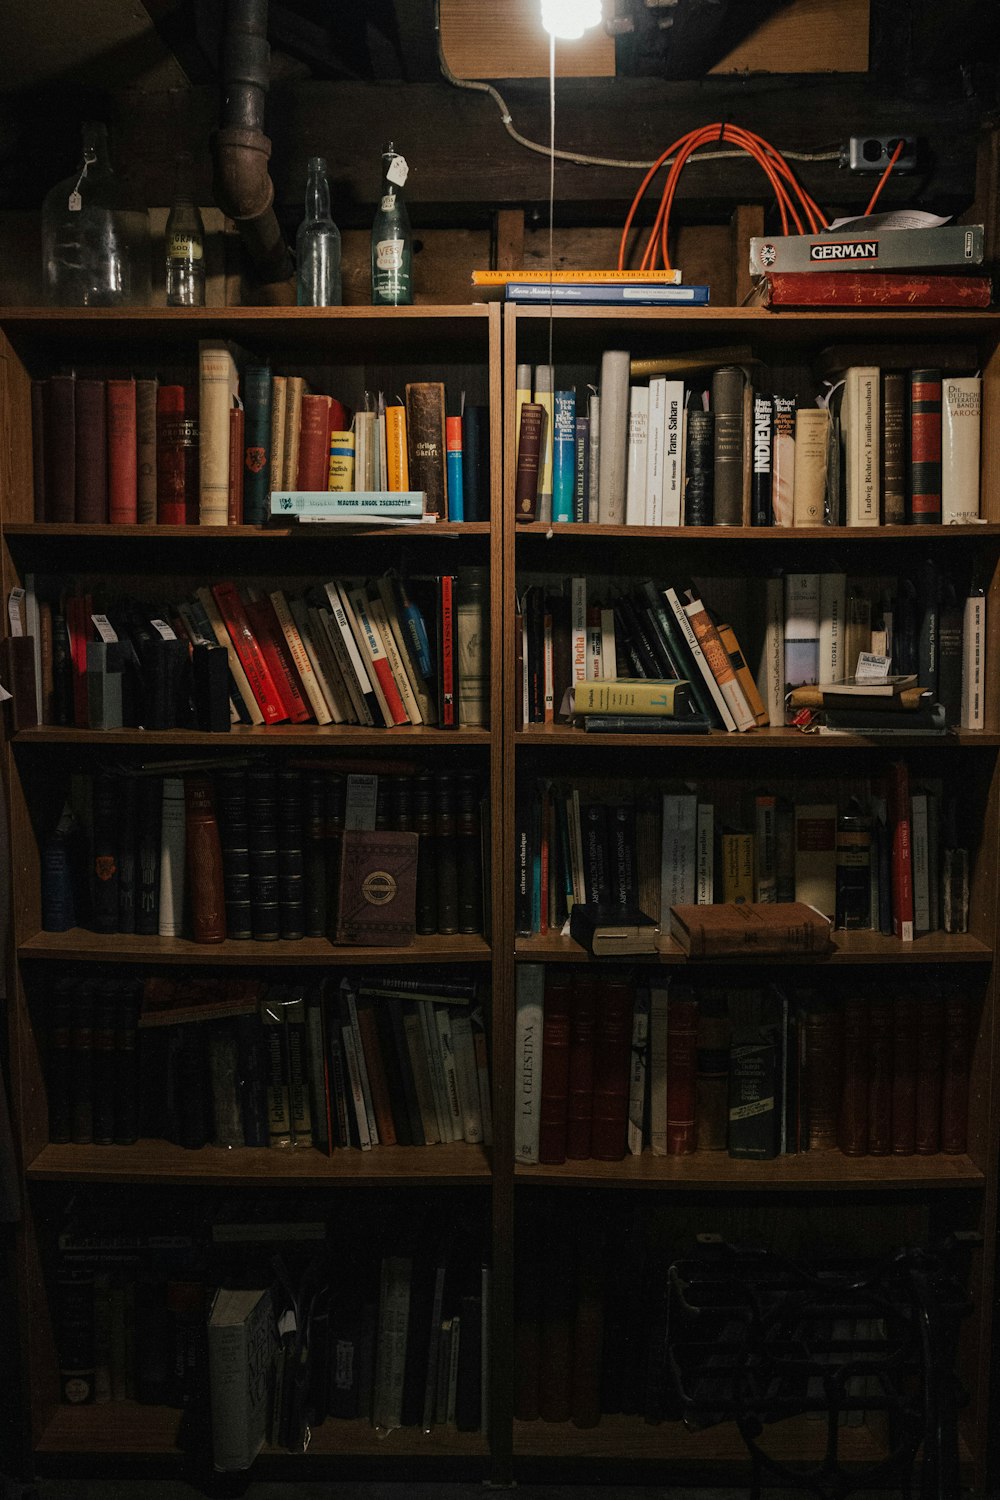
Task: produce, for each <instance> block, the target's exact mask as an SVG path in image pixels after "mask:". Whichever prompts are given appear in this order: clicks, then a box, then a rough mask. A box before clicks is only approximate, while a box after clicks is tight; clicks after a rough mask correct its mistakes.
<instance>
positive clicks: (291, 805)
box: [278, 771, 306, 938]
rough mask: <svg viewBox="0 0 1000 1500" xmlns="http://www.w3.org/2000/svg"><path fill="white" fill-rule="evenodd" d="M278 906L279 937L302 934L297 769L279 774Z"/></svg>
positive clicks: (303, 914)
mask: <svg viewBox="0 0 1000 1500" xmlns="http://www.w3.org/2000/svg"><path fill="white" fill-rule="evenodd" d="M278 909H279V920H280V924H281V936H282V937H283V938H302V937H304V936H305V930H306V896H305V858H304V853H303V838H302V773H301V772H300V771H279V773H278Z"/></svg>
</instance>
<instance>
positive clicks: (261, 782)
mask: <svg viewBox="0 0 1000 1500" xmlns="http://www.w3.org/2000/svg"><path fill="white" fill-rule="evenodd" d="M247 842H248V848H249V852H250V916H251V928H252V932H253V937H254V940H255V941H256V942H259V943H269V942H276V941H277V940H278V938H279V937H280V936H281V915H280V898H279V895H278V786H277V780H276V777H275V774H274V772H273V771H269V770H266V769H264V768H260V769H258V768H256V767H254V768H251V770H250V771H248V772H247Z"/></svg>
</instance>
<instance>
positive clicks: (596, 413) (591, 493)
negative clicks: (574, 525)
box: [587, 390, 601, 525]
mask: <svg viewBox="0 0 1000 1500" xmlns="http://www.w3.org/2000/svg"><path fill="white" fill-rule="evenodd" d="M588 414H589V416H590V473H589V474H588V476H587V520H588V521H589V522H590V523H591V525H596V523H597V518H598V515H599V513H600V512H599V508H598V485H599V483H600V473H601V398H600V396H598V395H597V394H596V393H595V392H593V390H592V394H591V396H590V401H589V405H588Z"/></svg>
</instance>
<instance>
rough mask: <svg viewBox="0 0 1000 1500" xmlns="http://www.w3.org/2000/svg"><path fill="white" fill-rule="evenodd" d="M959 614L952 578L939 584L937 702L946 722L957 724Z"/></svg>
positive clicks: (959, 713)
mask: <svg viewBox="0 0 1000 1500" xmlns="http://www.w3.org/2000/svg"><path fill="white" fill-rule="evenodd" d="M962 616H963V607H962V604H961V602H960V601H959V599H958V598H957V597H956V594H955V585H954V584H953V583H952V581H951V579H950V578H948V579H945V580H944V582H943V583H942V586H941V605H940V611H939V614H938V688H937V697H938V702H939V703H940V704H941V706H942V707H943V709H944V714H945V722H946V723H948V724H957V723H958V721H959V718H960V716H961V709H962Z"/></svg>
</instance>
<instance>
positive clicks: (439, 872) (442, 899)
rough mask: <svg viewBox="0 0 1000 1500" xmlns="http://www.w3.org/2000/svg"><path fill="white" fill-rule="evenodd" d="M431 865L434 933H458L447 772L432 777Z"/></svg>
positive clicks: (452, 820)
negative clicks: (432, 863)
mask: <svg viewBox="0 0 1000 1500" xmlns="http://www.w3.org/2000/svg"><path fill="white" fill-rule="evenodd" d="M434 865H435V877H436V879H435V883H436V886H437V930H438V932H443V933H453V932H458V930H459V928H458V848H457V837H456V819H455V778H454V776H453V775H452V774H451V772H449V771H438V772H436V774H435V776H434Z"/></svg>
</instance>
